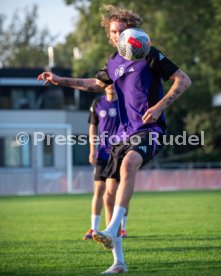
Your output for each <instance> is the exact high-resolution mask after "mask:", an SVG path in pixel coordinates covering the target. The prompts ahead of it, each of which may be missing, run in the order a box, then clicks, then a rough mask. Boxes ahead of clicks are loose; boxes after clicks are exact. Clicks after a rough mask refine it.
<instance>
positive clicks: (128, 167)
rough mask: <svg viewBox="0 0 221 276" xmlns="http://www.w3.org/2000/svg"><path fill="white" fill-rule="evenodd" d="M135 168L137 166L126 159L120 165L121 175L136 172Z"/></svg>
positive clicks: (130, 159)
mask: <svg viewBox="0 0 221 276" xmlns="http://www.w3.org/2000/svg"><path fill="white" fill-rule="evenodd" d="M136 167H137V165H136V163H135V162H134V160H132V158H127V159H125V160H124V161H123V163H122V165H121V173H123V174H130V173H134V171H136Z"/></svg>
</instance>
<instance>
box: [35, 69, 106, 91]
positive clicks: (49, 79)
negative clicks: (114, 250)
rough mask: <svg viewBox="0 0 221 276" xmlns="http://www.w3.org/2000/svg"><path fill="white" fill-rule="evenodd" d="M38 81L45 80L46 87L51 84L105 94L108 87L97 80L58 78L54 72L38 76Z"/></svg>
mask: <svg viewBox="0 0 221 276" xmlns="http://www.w3.org/2000/svg"><path fill="white" fill-rule="evenodd" d="M38 80H45V82H44V85H46V84H49V83H51V84H54V85H59V86H67V87H71V88H75V89H79V90H84V91H90V92H103V90H104V88H105V87H106V86H107V85H106V84H105V83H103V82H102V81H100V80H98V79H97V78H88V79H78V78H66V77H61V76H58V75H56V74H54V73H52V72H43V73H42V74H40V75H39V76H38Z"/></svg>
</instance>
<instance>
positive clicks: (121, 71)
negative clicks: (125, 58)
mask: <svg viewBox="0 0 221 276" xmlns="http://www.w3.org/2000/svg"><path fill="white" fill-rule="evenodd" d="M114 73H115V76H116V77H118V76H119V77H121V76H123V74H124V67H123V66H122V65H120V67H119V68H117V69H116V70H115V72H114Z"/></svg>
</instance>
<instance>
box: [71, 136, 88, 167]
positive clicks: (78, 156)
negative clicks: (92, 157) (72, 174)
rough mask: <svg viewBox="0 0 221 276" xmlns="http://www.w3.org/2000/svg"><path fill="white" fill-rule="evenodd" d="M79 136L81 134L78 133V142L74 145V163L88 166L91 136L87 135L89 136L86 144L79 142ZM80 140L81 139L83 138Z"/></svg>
mask: <svg viewBox="0 0 221 276" xmlns="http://www.w3.org/2000/svg"><path fill="white" fill-rule="evenodd" d="M79 136H81V135H76V144H75V145H73V165H74V166H87V165H89V161H88V158H89V138H88V136H87V138H85V139H86V141H85V139H84V142H85V143H84V144H85V145H83V143H79V142H78V139H79ZM85 137H86V135H85ZM79 141H81V139H80V140H79Z"/></svg>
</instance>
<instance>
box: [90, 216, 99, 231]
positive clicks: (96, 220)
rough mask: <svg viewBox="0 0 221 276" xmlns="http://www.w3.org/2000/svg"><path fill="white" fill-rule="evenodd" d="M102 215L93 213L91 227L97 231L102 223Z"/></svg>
mask: <svg viewBox="0 0 221 276" xmlns="http://www.w3.org/2000/svg"><path fill="white" fill-rule="evenodd" d="M100 217H101V216H98V215H91V229H93V230H95V231H97V230H98V229H99V225H100Z"/></svg>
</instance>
